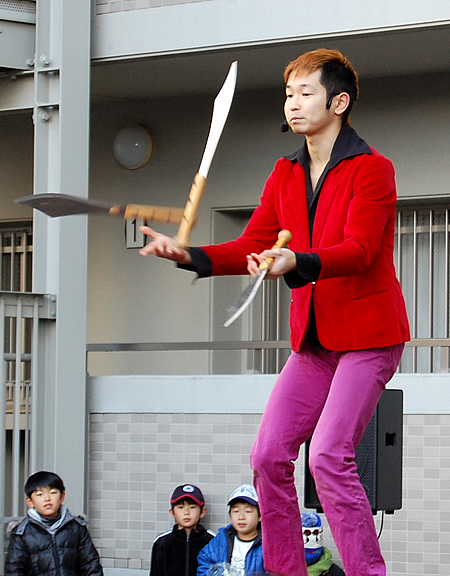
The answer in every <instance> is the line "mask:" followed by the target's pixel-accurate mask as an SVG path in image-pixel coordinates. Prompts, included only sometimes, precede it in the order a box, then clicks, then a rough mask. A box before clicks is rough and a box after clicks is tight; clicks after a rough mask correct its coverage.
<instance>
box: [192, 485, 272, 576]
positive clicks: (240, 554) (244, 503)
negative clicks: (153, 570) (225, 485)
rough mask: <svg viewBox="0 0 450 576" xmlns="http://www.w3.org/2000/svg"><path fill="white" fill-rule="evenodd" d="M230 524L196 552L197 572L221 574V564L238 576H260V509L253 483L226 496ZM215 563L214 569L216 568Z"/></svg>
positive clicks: (263, 572) (200, 574) (240, 487)
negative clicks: (197, 553) (227, 497)
mask: <svg viewBox="0 0 450 576" xmlns="http://www.w3.org/2000/svg"><path fill="white" fill-rule="evenodd" d="M228 506H229V513H230V519H231V524H229V525H228V526H226V527H225V528H220V530H219V533H218V534H217V536H216V537H215V538H214V539H213V540H211V542H210V543H209V544H208V545H207V546H205V548H203V550H201V551H200V554H199V555H198V570H197V576H207V575H209V574H216V573H219V574H222V573H225V572H224V571H223V568H224V566H227V567H228V566H229V567H230V572H231V573H232V574H234V575H236V576H237V575H239V576H263V575H264V574H268V572H266V571H265V570H264V562H263V550H262V541H261V513H260V511H259V505H258V496H257V494H256V491H255V489H254V488H253V486H250V485H249V484H243V485H242V486H239V488H236V490H235V491H234V492H233V493H232V494H231V496H230V498H229V499H228ZM216 567H217V570H215V568H216Z"/></svg>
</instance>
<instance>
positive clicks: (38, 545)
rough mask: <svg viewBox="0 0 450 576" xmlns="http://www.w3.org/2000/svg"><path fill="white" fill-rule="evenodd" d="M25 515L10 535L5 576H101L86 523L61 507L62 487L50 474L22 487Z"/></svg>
mask: <svg viewBox="0 0 450 576" xmlns="http://www.w3.org/2000/svg"><path fill="white" fill-rule="evenodd" d="M25 494H26V501H27V504H28V507H29V509H28V514H27V516H26V518H24V519H23V520H22V521H21V522H20V524H19V525H18V526H16V527H15V528H14V529H13V530H12V533H11V536H10V541H9V545H8V552H7V554H6V559H5V576H103V570H102V567H101V565H100V559H99V555H98V552H97V550H96V548H95V546H94V544H93V543H92V540H91V537H90V536H89V533H88V530H87V528H86V522H85V521H84V520H83V519H82V518H80V517H74V516H72V514H71V513H70V512H69V510H68V509H67V508H66V507H65V506H64V505H63V502H64V497H65V488H64V484H63V482H62V480H61V478H60V477H59V476H58V475H57V474H54V473H53V472H44V471H41V472H36V473H35V474H32V475H31V476H30V477H29V478H28V480H27V482H26V484H25Z"/></svg>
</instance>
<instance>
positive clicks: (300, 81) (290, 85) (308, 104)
mask: <svg viewBox="0 0 450 576" xmlns="http://www.w3.org/2000/svg"><path fill="white" fill-rule="evenodd" d="M320 74H321V72H320V70H317V71H316V72H313V73H312V74H302V75H299V76H293V75H292V74H291V76H289V78H288V81H287V83H286V102H285V105H284V114H285V116H286V120H287V123H288V124H289V126H290V128H291V129H292V131H293V132H294V133H295V134H305V135H306V136H313V135H316V134H321V133H325V131H326V129H327V128H328V126H330V124H331V123H333V122H335V121H336V120H338V121H340V120H339V119H338V118H337V117H336V116H335V115H334V113H333V111H332V109H329V110H327V108H326V105H327V91H326V89H325V87H324V86H323V85H322V84H321V83H320V81H319V79H320Z"/></svg>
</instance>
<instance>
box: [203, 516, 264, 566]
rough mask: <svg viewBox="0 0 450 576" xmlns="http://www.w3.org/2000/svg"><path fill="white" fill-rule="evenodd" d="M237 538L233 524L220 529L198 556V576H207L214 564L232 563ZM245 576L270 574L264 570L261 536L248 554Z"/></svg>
mask: <svg viewBox="0 0 450 576" xmlns="http://www.w3.org/2000/svg"><path fill="white" fill-rule="evenodd" d="M235 536H236V530H235V529H234V528H233V526H232V525H231V524H229V525H228V526H226V527H225V528H220V530H219V532H218V534H217V536H216V537H215V538H213V539H212V540H211V542H210V543H209V544H207V545H206V546H205V547H204V548H203V549H202V550H200V553H199V555H198V569H197V576H207V574H208V568H209V567H210V566H211V565H212V564H218V563H222V562H227V563H230V562H231V553H232V552H233V544H234V537H235ZM245 574H246V576H263V575H265V574H269V573H268V572H266V571H265V570H264V562H263V549H262V541H261V534H260V535H259V536H258V537H257V538H256V540H255V541H254V542H253V545H252V547H251V548H250V550H249V551H248V552H247V555H246V557H245Z"/></svg>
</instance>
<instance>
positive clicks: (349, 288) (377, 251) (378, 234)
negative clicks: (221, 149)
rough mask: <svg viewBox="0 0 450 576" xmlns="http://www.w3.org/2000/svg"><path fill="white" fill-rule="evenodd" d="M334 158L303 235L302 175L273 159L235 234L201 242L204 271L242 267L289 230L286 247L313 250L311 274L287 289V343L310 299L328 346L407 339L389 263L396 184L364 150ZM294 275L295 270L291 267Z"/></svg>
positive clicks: (302, 327) (296, 335) (301, 330)
mask: <svg viewBox="0 0 450 576" xmlns="http://www.w3.org/2000/svg"><path fill="white" fill-rule="evenodd" d="M371 150H372V154H361V155H358V156H354V157H351V158H347V159H344V160H342V161H341V162H340V163H339V164H338V165H337V166H336V167H334V168H332V169H331V170H330V172H329V173H328V174H327V176H326V178H325V181H324V183H323V187H322V190H321V192H320V197H319V201H318V205H317V211H316V216H315V220H314V227H313V238H312V242H311V241H310V237H309V228H308V210H307V203H306V186H305V175H304V172H303V168H302V167H301V165H300V164H299V163H298V162H296V161H292V160H288V159H286V158H282V159H280V160H279V161H278V162H277V164H276V165H275V168H274V170H273V172H272V174H271V175H270V177H269V179H268V180H267V182H266V186H265V188H264V192H263V194H262V197H261V204H260V206H259V207H258V208H257V209H256V210H255V212H254V214H253V216H252V218H251V219H250V222H249V224H248V226H247V228H246V229H245V231H244V233H243V235H242V236H241V237H240V238H238V239H237V240H234V241H232V242H227V243H225V244H221V245H218V246H208V247H202V248H203V250H204V251H205V252H206V253H207V255H208V256H209V258H210V259H211V262H212V275H223V274H245V273H247V268H246V259H245V256H246V255H247V254H249V253H250V252H256V253H259V252H261V251H262V250H264V249H266V248H270V247H271V246H272V245H273V244H274V243H275V241H276V239H277V236H278V232H279V231H280V230H281V229H287V230H290V231H291V233H292V242H291V243H290V245H289V248H290V249H291V250H293V251H294V252H315V253H316V254H318V256H319V257H320V260H321V263H322V269H321V273H320V276H319V278H318V280H317V281H316V282H315V283H309V284H307V285H306V286H304V287H302V288H295V289H293V290H292V300H291V313H290V326H291V346H292V349H293V350H294V351H298V350H300V348H301V347H302V344H303V343H304V341H305V337H306V333H307V330H308V325H309V318H310V311H311V300H312V301H313V303H314V311H315V315H316V326H317V334H318V337H319V340H320V343H321V344H322V346H324V347H325V348H327V349H328V350H337V351H344V350H362V349H367V348H379V347H384V346H390V345H394V344H399V343H401V342H405V341H407V340H409V338H410V335H409V326H408V318H407V313H406V307H405V302H404V299H403V294H402V291H401V288H400V284H399V282H398V280H397V277H396V273H395V268H394V262H393V250H394V224H395V205H396V198H397V195H396V187H395V176H394V168H393V166H392V163H391V162H390V161H389V160H388V159H387V158H385V157H384V156H382V155H381V154H379V153H378V152H377V151H376V150H374V149H371ZM299 272H300V274H301V270H300V271H299Z"/></svg>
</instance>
